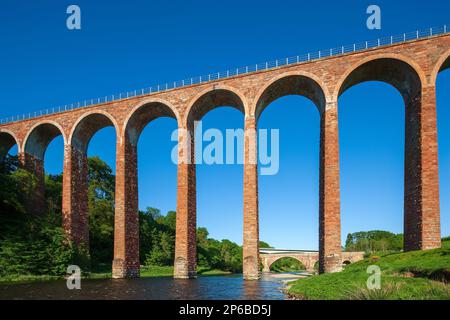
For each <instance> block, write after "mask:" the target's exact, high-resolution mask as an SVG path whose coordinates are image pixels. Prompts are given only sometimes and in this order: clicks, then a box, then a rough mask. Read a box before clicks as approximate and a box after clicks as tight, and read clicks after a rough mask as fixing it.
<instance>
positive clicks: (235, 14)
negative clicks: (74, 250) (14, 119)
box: [0, 0, 450, 249]
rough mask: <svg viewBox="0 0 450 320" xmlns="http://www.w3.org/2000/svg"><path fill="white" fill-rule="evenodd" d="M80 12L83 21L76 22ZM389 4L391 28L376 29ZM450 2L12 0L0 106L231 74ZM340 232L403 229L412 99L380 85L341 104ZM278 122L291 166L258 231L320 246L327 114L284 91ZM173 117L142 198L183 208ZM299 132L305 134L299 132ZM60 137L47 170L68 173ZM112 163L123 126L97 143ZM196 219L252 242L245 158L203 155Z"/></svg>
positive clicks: (144, 176) (445, 184)
mask: <svg viewBox="0 0 450 320" xmlns="http://www.w3.org/2000/svg"><path fill="white" fill-rule="evenodd" d="M70 4H77V5H79V6H80V7H81V10H82V30H81V31H69V30H68V29H67V28H66V26H65V20H66V17H67V16H66V13H65V12H66V8H67V6H68V5H70ZM370 4H378V5H379V6H380V7H381V10H382V29H381V30H380V31H371V30H368V29H367V28H366V19H367V15H366V13H365V11H366V8H367V7H368V5H370ZM449 12H450V2H448V1H442V0H428V1H426V2H424V1H411V0H410V1H403V0H402V1H364V0H353V1H349V0H345V1H321V2H320V3H316V2H311V1H309V2H308V1H298V0H296V1H278V2H275V3H274V2H273V1H262V0H260V1H234V0H230V1H226V2H220V1H159V0H152V1H143V0H141V1H135V0H129V1H87V0H75V1H73V2H69V1H61V0H59V1H44V0H43V1H23V0H22V1H18V0H15V1H12V0H3V1H2V5H1V10H0V41H1V50H0V70H1V72H0V88H1V98H2V99H1V102H0V117H4V116H8V115H15V114H20V113H24V112H30V111H35V110H39V109H42V108H47V107H49V106H50V107H51V106H58V105H64V104H67V103H72V102H75V101H79V100H84V99H89V98H93V97H98V96H105V95H109V94H113V93H117V92H122V91H126V90H134V89H136V88H141V87H147V86H149V85H153V84H158V83H165V82H166V81H173V80H179V79H184V78H187V77H190V76H197V75H202V74H207V73H209V72H215V71H222V70H226V69H228V68H231V67H236V66H244V65H247V64H252V63H256V62H262V61H266V60H272V59H275V58H282V57H286V56H292V55H297V54H303V53H306V52H309V51H316V50H319V49H326V48H331V47H336V46H339V45H342V44H351V43H353V42H359V41H365V40H370V39H376V38H378V37H379V36H389V35H391V34H399V33H403V32H405V31H413V30H416V29H417V28H421V29H423V28H428V27H430V26H440V25H444V24H446V23H447V24H450V20H449V19H448V18H449V16H448V13H449ZM437 89H438V91H437V95H438V100H437V101H438V125H439V127H438V130H439V143H440V144H439V160H440V179H441V209H442V233H443V235H450V71H446V72H443V73H442V74H441V75H440V76H439V79H438V87H437ZM339 108H340V109H339V121H340V147H341V148H340V153H341V158H340V160H341V195H342V196H341V200H342V201H341V202H342V206H341V212H342V238H343V240H345V237H346V235H347V233H349V232H355V231H361V230H373V229H383V230H390V231H392V232H402V225H403V161H404V156H403V144H404V106H403V103H402V100H401V97H400V95H399V93H398V92H397V91H396V90H394V89H393V88H392V87H390V86H388V85H386V84H382V83H365V84H361V85H358V86H356V87H354V88H352V89H350V90H348V91H347V92H346V93H345V94H344V95H343V96H342V97H341V98H340V101H339ZM203 120H204V124H203V125H204V127H206V128H208V127H214V128H219V129H222V130H224V129H226V128H242V126H243V116H242V115H241V114H240V113H239V112H238V111H236V110H234V109H230V108H219V109H216V110H214V111H212V112H211V113H209V114H207V115H206V116H205V117H204V119H203ZM260 127H261V128H277V129H280V140H281V146H280V152H281V155H280V161H281V163H280V171H279V174H278V175H276V176H265V177H261V178H260V193H259V195H260V223H261V228H260V237H261V240H264V241H266V242H269V243H270V244H271V245H274V246H276V247H285V248H303V249H316V248H317V247H318V163H319V160H318V152H319V115H318V112H317V110H316V108H315V107H314V106H313V104H312V103H311V102H310V101H308V100H307V99H305V98H303V97H284V98H282V99H279V100H277V101H275V102H274V103H272V104H271V105H270V106H269V107H268V108H267V109H266V110H265V111H264V113H263V114H262V116H261V120H260ZM175 128H176V124H175V121H174V120H171V119H159V120H157V121H155V122H153V123H151V124H150V125H149V126H148V127H147V128H146V129H145V130H144V132H143V135H142V137H141V139H140V142H139V197H140V207H141V208H145V207H146V206H152V207H157V208H160V209H161V210H162V211H163V212H166V211H168V210H174V209H175V208H176V167H175V166H174V165H173V164H172V163H171V160H170V152H171V149H172V147H173V145H174V144H173V142H171V141H170V134H171V132H172V130H173V129H175ZM294 142H295V143H294ZM62 148H63V145H62V139H61V138H58V139H56V140H54V142H53V143H52V144H51V145H50V147H49V149H48V152H47V154H46V158H45V161H46V164H45V168H46V170H47V172H49V173H60V172H61V171H62V158H63V149H62ZM88 153H89V155H90V156H93V155H99V156H100V157H101V158H102V159H104V160H105V161H107V162H108V163H109V164H110V165H111V166H112V167H114V161H115V160H114V157H115V142H114V132H113V129H109V128H107V129H104V130H102V131H101V132H99V133H98V134H97V135H96V136H95V137H94V139H93V140H92V143H91V144H90V146H89V151H88ZM197 172H198V186H197V197H198V225H200V226H205V227H207V228H208V229H209V231H210V235H211V236H212V237H215V238H218V239H222V238H229V239H231V240H234V241H236V242H238V243H241V242H242V166H239V165H233V166H203V165H202V166H199V168H198V171H197Z"/></svg>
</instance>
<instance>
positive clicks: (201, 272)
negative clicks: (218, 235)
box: [0, 266, 232, 285]
mask: <svg viewBox="0 0 450 320" xmlns="http://www.w3.org/2000/svg"><path fill="white" fill-rule="evenodd" d="M230 274H232V273H231V272H229V271H224V270H219V269H205V268H201V267H199V268H198V270H197V275H198V276H201V277H206V276H219V275H230ZM140 275H141V278H152V277H172V276H173V266H144V267H142V268H141V274H140ZM111 277H112V272H111V270H110V268H109V270H108V268H107V267H100V268H97V269H96V270H94V272H90V273H86V274H83V275H82V277H81V278H82V279H109V278H111ZM61 279H64V277H62V276H49V275H11V276H5V277H1V278H0V285H3V284H16V283H32V282H45V281H54V280H61Z"/></svg>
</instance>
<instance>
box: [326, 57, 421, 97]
mask: <svg viewBox="0 0 450 320" xmlns="http://www.w3.org/2000/svg"><path fill="white" fill-rule="evenodd" d="M367 81H381V82H385V83H388V84H390V85H392V86H393V87H395V88H396V89H397V90H398V91H399V92H400V94H401V95H402V97H403V98H404V100H407V99H408V98H411V97H412V96H414V95H416V94H419V93H420V91H421V89H422V87H423V86H425V85H426V84H427V79H426V76H425V73H424V72H423V70H422V69H421V67H420V66H419V65H418V64H417V63H416V62H415V61H414V60H412V59H410V58H408V57H405V56H403V55H399V54H376V55H372V56H370V57H367V58H365V59H362V60H361V61H358V62H357V63H355V64H353V65H352V66H351V67H350V68H348V70H347V71H346V72H345V73H344V74H343V75H342V76H341V78H340V79H339V81H338V82H337V85H336V87H335V90H334V94H333V101H337V100H338V98H339V96H340V95H341V94H343V93H344V92H345V91H346V90H348V89H350V88H351V87H353V86H355V85H358V84H360V83H362V82H367ZM402 84H407V86H402ZM408 85H409V86H410V87H408Z"/></svg>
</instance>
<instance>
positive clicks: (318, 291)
mask: <svg viewBox="0 0 450 320" xmlns="http://www.w3.org/2000/svg"><path fill="white" fill-rule="evenodd" d="M442 245H443V246H442V249H435V250H428V251H414V252H406V253H396V254H386V255H382V256H380V257H378V258H375V259H374V258H368V259H365V260H363V261H360V262H357V263H354V264H351V265H349V266H347V267H346V268H345V269H344V270H343V271H342V272H339V273H332V274H323V275H319V276H312V277H310V278H306V279H299V280H297V281H295V282H293V283H292V284H291V286H290V287H289V289H288V293H289V294H290V295H292V296H294V297H295V298H297V299H312V300H317V299H319V300H322V299H324V300H340V299H375V300H384V299H401V300H422V299H433V300H435V299H446V300H449V299H450V286H449V285H448V284H446V283H447V282H448V281H449V279H450V277H449V276H450V241H444V242H443V244H442ZM370 265H377V266H379V267H380V269H381V289H379V290H368V289H367V286H366V281H367V279H368V277H369V276H370V274H368V273H367V271H366V270H367V267H368V266H370Z"/></svg>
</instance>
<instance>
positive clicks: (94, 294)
mask: <svg viewBox="0 0 450 320" xmlns="http://www.w3.org/2000/svg"><path fill="white" fill-rule="evenodd" d="M294 277H296V276H294ZM292 278H293V274H276V275H274V274H263V276H262V278H261V279H260V280H259V281H244V280H243V279H242V275H226V276H204V277H199V278H198V279H192V280H178V279H177V280H176V279H172V278H170V277H160V278H140V279H130V280H124V279H83V280H81V289H80V290H69V289H67V286H66V281H65V280H55V281H47V282H33V283H23V284H7V285H0V299H27V300H28V299H39V300H42V299H45V300H47V299H48V300H53V299H59V300H67V299H69V300H70V299H96V300H102V299H108V300H114V299H124V300H126V299H136V300H179V299H181V300H209V299H215V300H218V299H223V300H283V299H285V298H286V297H285V295H284V293H283V292H282V289H283V287H284V281H286V280H292Z"/></svg>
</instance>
